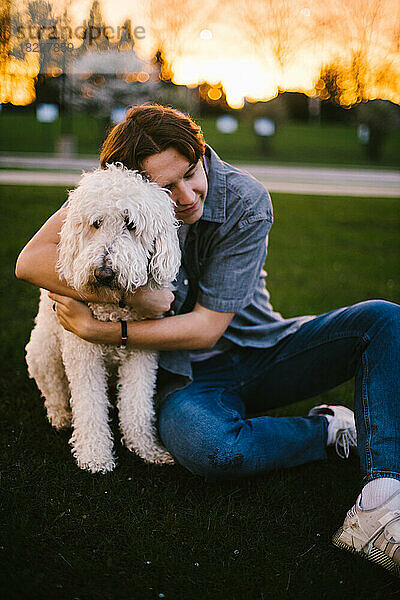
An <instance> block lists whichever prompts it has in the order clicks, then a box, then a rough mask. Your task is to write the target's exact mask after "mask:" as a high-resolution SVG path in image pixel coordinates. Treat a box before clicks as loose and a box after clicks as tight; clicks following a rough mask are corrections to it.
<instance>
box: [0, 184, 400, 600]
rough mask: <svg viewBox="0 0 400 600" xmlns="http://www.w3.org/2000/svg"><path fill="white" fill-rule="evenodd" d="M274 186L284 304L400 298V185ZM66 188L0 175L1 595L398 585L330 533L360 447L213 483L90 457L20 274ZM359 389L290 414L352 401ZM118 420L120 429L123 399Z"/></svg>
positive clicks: (230, 598)
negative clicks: (56, 401)
mask: <svg viewBox="0 0 400 600" xmlns="http://www.w3.org/2000/svg"><path fill="white" fill-rule="evenodd" d="M272 198H273V203H274V208H275V223H274V226H273V228H272V232H271V234H270V246H269V255H268V258H267V264H266V269H267V271H268V286H269V289H270V292H271V298H272V302H273V305H274V307H275V308H276V309H278V310H280V311H281V312H282V313H283V314H284V316H292V315H296V314H315V313H321V312H325V311H328V310H330V309H332V308H335V307H339V306H343V305H348V304H351V303H354V302H358V301H361V300H367V299H370V298H384V299H387V300H392V301H395V302H399V301H400V286H399V280H398V265H399V259H400V247H399V238H398V232H399V225H400V211H399V200H398V199H369V198H351V199H348V198H335V197H312V196H295V195H284V194H273V195H272ZM64 199H65V190H64V189H63V188H57V187H32V186H26V187H24V186H21V187H18V186H3V187H0V203H1V214H2V219H1V225H0V227H1V234H0V253H1V270H2V273H1V275H2V276H1V279H0V285H1V302H2V305H1V309H2V317H3V319H2V327H1V328H0V351H1V361H0V369H1V372H0V393H1V399H2V401H1V404H0V411H1V414H0V431H1V434H0V444H1V459H0V462H1V467H0V475H1V488H2V510H3V513H2V519H1V530H0V533H1V542H0V559H1V563H0V564H1V566H0V598H1V599H2V600H24V599H32V600H33V599H34V600H36V599H38V600H41V599H42V598H45V599H46V600H53V599H56V600H73V599H79V600H108V599H118V600H119V599H121V600H130V599H134V600H147V599H148V600H153V599H157V598H162V597H165V599H166V600H176V599H179V600H180V599H182V600H183V599H185V600H188V599H190V600H197V599H199V600H200V599H201V600H203V599H204V600H267V599H269V598H273V599H276V598H277V599H282V600H283V599H285V600H286V599H293V600H299V599H303V598H306V597H307V598H316V599H318V600H319V599H327V600H331V599H332V600H338V599H340V600H341V599H347V598H351V599H352V600H361V599H363V600H364V599H368V600H369V599H379V600H380V599H381V600H386V599H390V598H393V599H394V598H397V597H398V595H397V594H398V580H394V579H392V578H391V577H390V576H389V575H388V574H387V573H386V572H385V571H383V570H380V569H379V568H378V567H374V566H372V565H371V564H370V563H364V562H363V561H361V560H357V559H355V558H353V556H351V555H348V554H347V553H343V552H341V551H339V550H337V549H336V548H334V547H332V546H331V545H330V537H331V535H332V533H333V532H334V531H335V530H336V529H337V527H338V526H339V525H340V524H341V522H342V520H343V518H344V515H345V512H346V511H347V509H348V508H349V507H350V506H351V505H352V504H353V502H354V500H355V497H356V494H357V493H358V491H359V485H360V481H359V473H358V460H357V458H356V457H355V456H353V458H351V459H350V460H349V461H341V460H340V459H338V458H337V457H336V455H335V454H334V453H333V452H331V453H330V459H329V460H328V461H326V462H317V463H312V464H308V465H305V466H302V467H299V468H295V469H290V470H286V471H276V472H272V473H269V474H266V475H263V476H259V477H254V478H253V479H245V480H240V481H235V482H225V483H217V484H212V485H210V484H205V483H204V482H203V481H202V480H201V479H200V478H197V477H195V476H194V475H192V474H190V473H189V472H187V471H185V469H183V468H182V467H180V466H174V467H164V468H163V467H155V466H149V465H145V464H144V463H143V462H142V461H141V460H140V459H138V458H136V457H135V456H134V455H133V454H131V453H129V452H128V451H127V450H126V449H124V448H121V446H120V445H119V444H117V453H118V456H119V465H118V467H117V469H116V470H115V471H114V472H113V473H111V474H107V475H96V476H93V475H90V474H88V473H86V472H83V471H80V470H79V469H78V468H77V467H76V465H75V462H74V460H73V458H72V456H71V454H70V451H69V447H68V443H67V442H68V439H69V433H68V432H57V431H55V430H53V429H52V428H51V427H50V425H49V424H48V422H47V421H46V419H45V415H44V410H43V405H42V401H41V399H40V397H39V393H38V391H37V389H36V387H35V385H34V383H33V382H32V381H31V380H29V379H28V377H27V373H26V366H25V363H24V346H25V344H26V342H27V340H28V337H29V332H30V329H31V327H32V324H33V317H34V315H35V313H36V306H37V299H38V291H37V290H36V289H34V288H32V287H30V286H29V285H27V284H24V283H22V282H20V281H17V280H16V279H15V278H14V276H13V268H14V262H15V259H16V256H17V254H18V252H19V251H20V249H21V248H22V247H23V245H24V244H25V243H26V241H27V240H28V239H29V237H30V236H31V235H32V234H33V232H35V231H36V230H37V229H38V228H39V226H40V225H41V223H42V222H43V221H44V220H45V219H46V218H47V217H48V216H49V215H50V214H51V213H52V212H53V211H55V210H56V209H57V208H58V207H59V206H60V204H61V203H62V202H63V200H64ZM352 389H353V385H352V382H349V383H347V384H345V385H344V386H341V387H340V388H337V389H335V390H332V391H330V392H329V393H326V394H324V395H323V396H320V397H318V398H317V399H315V398H314V399H311V400H309V401H306V402H303V403H300V404H296V405H292V406H289V407H287V408H285V409H282V410H280V411H279V414H282V415H283V414H288V415H289V414H290V415H294V414H304V413H305V412H306V411H307V410H308V409H309V408H310V407H311V406H313V405H314V404H316V403H319V402H328V403H336V404H337V403H339V404H343V403H344V404H350V405H351V402H352ZM113 428H114V432H115V436H116V439H118V429H117V422H116V415H115V411H114V412H113Z"/></svg>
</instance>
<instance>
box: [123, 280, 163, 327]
mask: <svg viewBox="0 0 400 600" xmlns="http://www.w3.org/2000/svg"><path fill="white" fill-rule="evenodd" d="M173 300H174V294H173V293H172V292H171V291H170V290H168V289H162V290H149V288H148V287H147V286H144V287H141V288H139V289H138V290H137V291H136V292H135V293H134V294H133V295H131V296H128V297H127V298H126V302H127V304H129V305H130V306H132V307H133V308H134V309H135V311H136V312H137V313H138V316H139V317H140V318H142V319H155V318H156V317H159V316H161V315H163V314H164V313H165V312H167V311H168V310H169V309H170V307H171V304H172V302H173Z"/></svg>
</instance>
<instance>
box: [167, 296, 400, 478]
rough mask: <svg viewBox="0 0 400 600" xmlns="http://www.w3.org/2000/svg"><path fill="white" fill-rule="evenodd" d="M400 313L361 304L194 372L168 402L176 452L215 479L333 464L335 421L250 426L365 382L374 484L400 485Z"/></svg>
mask: <svg viewBox="0 0 400 600" xmlns="http://www.w3.org/2000/svg"><path fill="white" fill-rule="evenodd" d="M399 370H400V306H399V305H397V304H393V303H391V302H386V301H383V300H370V301H367V302H360V303H359V304H355V305H354V306H350V307H346V308H341V309H339V310H334V311H331V312H328V313H326V314H323V315H320V316H318V317H315V318H314V319H312V320H311V321H308V322H307V323H305V324H304V325H302V326H301V327H300V328H299V329H298V330H297V331H296V332H295V333H293V334H290V335H288V336H286V337H285V338H284V339H282V340H281V341H280V342H279V343H278V344H277V345H276V346H274V347H272V348H266V349H259V348H240V347H235V349H234V350H232V351H228V352H225V353H224V354H220V355H218V356H215V357H213V358H210V359H209V360H206V361H203V362H199V363H193V373H194V381H193V382H192V383H191V384H190V385H188V386H187V387H186V388H184V389H182V390H178V391H176V392H173V393H172V394H169V395H168V396H166V398H165V400H164V402H163V404H162V405H161V407H160V412H159V423H158V424H159V432H160V436H161V439H162V441H163V443H164V445H165V446H166V448H167V449H168V450H169V451H170V452H171V454H172V455H173V456H174V457H175V458H176V460H177V461H178V462H179V463H180V464H182V465H183V466H184V467H186V468H187V469H189V470H190V471H191V472H192V473H196V474H198V475H201V476H203V477H205V479H206V480H216V479H222V478H236V477H243V476H250V475H254V474H257V473H265V472H267V471H269V470H271V469H277V468H282V467H293V466H296V465H301V464H303V463H306V462H309V461H314V460H320V459H325V458H326V440H327V426H328V422H327V419H326V418H325V417H321V416H313V417H269V416H259V417H253V418H247V417H246V414H249V413H250V414H257V413H261V412H265V411H268V410H270V409H272V408H276V407H279V406H283V405H285V404H291V403H293V402H298V401H299V400H304V399H306V398H311V397H312V396H316V395H318V394H321V393H323V392H325V391H327V390H329V389H331V388H334V387H335V386H337V385H339V384H341V383H343V382H345V381H347V380H349V379H351V378H352V377H355V394H354V412H355V419H356V427H357V434H358V451H359V455H360V464H361V469H362V471H363V475H364V477H365V479H364V482H365V483H367V482H368V481H371V480H372V479H375V478H378V477H394V478H396V479H400V382H399Z"/></svg>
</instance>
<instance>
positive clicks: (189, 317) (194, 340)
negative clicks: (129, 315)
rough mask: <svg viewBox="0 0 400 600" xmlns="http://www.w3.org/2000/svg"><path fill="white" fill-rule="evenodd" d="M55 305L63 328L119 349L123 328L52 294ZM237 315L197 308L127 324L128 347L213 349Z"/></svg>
mask: <svg viewBox="0 0 400 600" xmlns="http://www.w3.org/2000/svg"><path fill="white" fill-rule="evenodd" d="M50 297H51V299H52V300H53V301H55V302H56V314H57V317H58V319H59V321H60V323H61V325H62V326H63V327H64V328H65V329H67V330H68V331H71V332H72V333H74V334H75V335H78V336H79V337H81V338H83V339H85V340H87V341H88V342H92V343H101V344H111V345H118V344H120V342H121V324H120V323H118V322H117V323H115V322H113V323H110V322H104V321H98V320H96V319H94V318H93V317H92V314H91V312H90V310H89V308H88V307H87V306H86V305H85V304H83V303H82V302H76V301H75V300H73V299H71V298H68V297H66V296H60V295H58V294H50ZM233 316H234V313H226V312H217V311H213V310H209V309H207V308H204V307H203V306H201V305H200V304H198V303H197V304H196V306H195V307H194V309H193V311H192V312H190V313H186V314H184V315H176V316H173V317H165V318H164V319H157V320H149V321H131V322H129V323H128V324H127V328H128V342H127V346H128V347H130V348H134V349H137V350H200V349H207V348H212V347H213V346H214V345H215V344H216V342H217V341H218V340H219V338H220V337H221V336H222V334H223V333H224V331H225V329H226V328H227V327H228V325H229V323H230V322H231V320H232V318H233Z"/></svg>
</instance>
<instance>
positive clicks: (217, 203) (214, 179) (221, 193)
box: [200, 144, 226, 223]
mask: <svg viewBox="0 0 400 600" xmlns="http://www.w3.org/2000/svg"><path fill="white" fill-rule="evenodd" d="M206 157H207V158H208V160H209V163H208V164H209V169H208V192H207V196H206V199H205V202H204V209H203V214H202V216H201V217H200V220H201V221H213V222H215V223H223V222H224V221H225V218H226V173H225V165H224V163H223V162H222V160H221V159H220V157H219V156H218V154H217V153H216V152H214V150H213V149H212V148H211V147H210V146H208V145H207V144H206Z"/></svg>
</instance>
